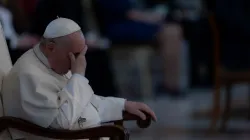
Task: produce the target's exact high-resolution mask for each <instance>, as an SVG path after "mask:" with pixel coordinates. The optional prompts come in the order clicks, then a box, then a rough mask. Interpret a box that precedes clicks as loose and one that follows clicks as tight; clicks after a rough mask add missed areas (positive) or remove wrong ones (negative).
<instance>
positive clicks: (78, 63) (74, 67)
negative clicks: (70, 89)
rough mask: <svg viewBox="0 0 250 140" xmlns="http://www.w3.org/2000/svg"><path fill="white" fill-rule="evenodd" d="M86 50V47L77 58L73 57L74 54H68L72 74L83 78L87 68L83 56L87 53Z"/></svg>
mask: <svg viewBox="0 0 250 140" xmlns="http://www.w3.org/2000/svg"><path fill="white" fill-rule="evenodd" d="M87 49H88V47H87V46H86V47H85V48H84V49H83V50H82V51H81V53H80V54H79V55H78V56H75V54H73V53H69V57H70V62H71V72H72V74H75V73H77V74H81V75H83V76H84V75H85V71H86V66H87V62H86V58H85V54H86V52H87Z"/></svg>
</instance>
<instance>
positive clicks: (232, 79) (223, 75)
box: [209, 14, 250, 131]
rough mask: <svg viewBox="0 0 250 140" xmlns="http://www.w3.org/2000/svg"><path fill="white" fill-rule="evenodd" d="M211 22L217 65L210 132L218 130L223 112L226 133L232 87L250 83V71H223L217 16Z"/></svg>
mask: <svg viewBox="0 0 250 140" xmlns="http://www.w3.org/2000/svg"><path fill="white" fill-rule="evenodd" d="M209 22H210V25H211V30H212V33H213V41H214V51H215V55H214V58H215V59H214V61H215V62H214V63H215V90H214V94H213V111H212V118H211V124H210V130H211V131H214V130H215V128H216V124H217V121H218V120H219V119H220V115H221V111H223V113H222V124H221V130H222V131H224V130H225V129H226V127H227V122H228V120H229V118H230V112H231V101H232V93H231V89H232V85H233V84H239V83H249V82H250V71H238V72H232V71H230V70H227V69H223V68H222V66H221V64H220V61H219V60H220V34H219V29H218V26H217V23H216V19H215V15H213V14H211V15H210V16H209ZM222 86H225V95H226V98H225V108H224V110H221V107H220V104H221V98H220V89H221V87H222Z"/></svg>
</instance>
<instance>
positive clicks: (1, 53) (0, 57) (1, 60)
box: [0, 24, 12, 117]
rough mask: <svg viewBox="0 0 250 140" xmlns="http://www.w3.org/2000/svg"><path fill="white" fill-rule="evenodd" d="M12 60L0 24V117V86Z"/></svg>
mask: <svg viewBox="0 0 250 140" xmlns="http://www.w3.org/2000/svg"><path fill="white" fill-rule="evenodd" d="M11 67H12V62H11V59H10V54H9V50H8V47H7V43H6V40H5V37H4V35H3V29H2V25H1V24H0V117H1V116H3V104H2V94H1V89H2V88H1V87H2V81H3V78H4V76H5V75H6V74H7V73H8V72H9V71H10V69H11Z"/></svg>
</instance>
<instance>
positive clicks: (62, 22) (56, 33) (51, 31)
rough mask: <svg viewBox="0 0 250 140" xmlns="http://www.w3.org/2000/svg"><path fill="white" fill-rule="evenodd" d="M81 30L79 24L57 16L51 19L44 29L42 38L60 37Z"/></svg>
mask: <svg viewBox="0 0 250 140" xmlns="http://www.w3.org/2000/svg"><path fill="white" fill-rule="evenodd" d="M79 30H81V28H80V26H79V25H78V24H77V23H76V22H74V21H73V20H71V19H67V18H61V17H60V18H57V19H55V20H53V21H51V22H50V23H49V24H48V26H47V27H46V29H45V32H44V34H43V37H44V38H56V37H62V36H66V35H69V34H72V33H74V32H77V31H79Z"/></svg>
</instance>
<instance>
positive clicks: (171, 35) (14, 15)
mask: <svg viewBox="0 0 250 140" xmlns="http://www.w3.org/2000/svg"><path fill="white" fill-rule="evenodd" d="M208 2H210V1H204V0H73V1H69V0H1V3H0V6H1V7H0V21H1V24H2V26H3V30H4V35H5V37H6V40H7V42H8V46H9V50H10V54H11V58H12V61H13V63H15V61H16V60H17V59H18V57H19V56H20V55H21V54H22V53H23V52H25V51H27V50H28V49H30V48H32V47H33V45H34V44H37V43H39V39H40V37H42V35H43V32H44V30H45V27H46V26H47V24H48V23H49V22H50V21H52V20H53V19H55V18H57V17H65V18H69V19H72V20H74V21H75V22H77V23H78V24H79V25H80V26H81V28H82V31H83V33H84V34H85V38H86V41H87V44H88V46H89V48H90V50H89V52H88V54H87V55H88V63H89V65H88V69H89V70H88V72H87V77H88V78H90V81H92V86H93V87H94V90H95V89H96V90H100V92H102V93H103V94H104V96H105V95H107V96H108V95H113V93H115V87H114V85H113V84H109V83H113V81H112V79H113V78H112V75H113V73H112V71H111V70H110V69H109V67H110V66H109V65H110V63H109V54H108V53H107V52H106V51H105V50H107V49H108V48H112V47H115V44H135V45H137V44H138V45H140V44H149V45H151V46H152V47H153V48H155V49H156V50H157V51H159V55H160V56H161V59H162V61H163V63H162V65H163V79H164V80H163V83H162V84H159V86H158V88H157V90H159V91H163V92H168V93H169V95H170V96H181V95H184V94H183V92H185V90H183V89H181V88H180V85H179V83H180V69H181V65H180V63H181V60H180V59H181V57H180V56H181V51H182V46H183V43H184V41H185V40H186V41H188V43H189V46H192V47H193V48H201V47H200V46H201V45H203V46H206V44H204V43H203V41H204V40H203V39H204V38H208V37H207V36H206V35H205V36H203V37H201V34H202V33H203V34H206V32H205V31H204V28H203V24H201V23H202V22H204V19H207V13H208V11H209V10H210V3H208ZM203 48H205V47H203ZM100 68H101V70H100ZM101 79H105V80H103V81H102V80H101ZM97 92H98V91H97Z"/></svg>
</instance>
